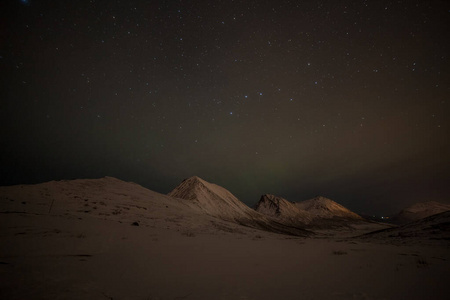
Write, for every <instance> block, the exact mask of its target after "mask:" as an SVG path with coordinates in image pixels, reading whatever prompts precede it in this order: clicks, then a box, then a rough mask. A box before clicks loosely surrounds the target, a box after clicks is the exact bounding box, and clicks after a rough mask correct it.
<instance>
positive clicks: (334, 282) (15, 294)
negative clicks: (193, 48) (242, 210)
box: [0, 178, 450, 299]
mask: <svg viewBox="0 0 450 300" xmlns="http://www.w3.org/2000/svg"><path fill="white" fill-rule="evenodd" d="M0 201H1V202H0V203H1V206H0V212H1V217H0V274H1V280H0V299H449V296H450V285H449V282H450V251H449V250H450V247H449V246H450V242H449V240H448V239H446V238H435V239H433V240H430V239H428V238H427V237H426V236H425V237H424V236H421V235H418V236H417V237H415V238H414V237H405V238H402V237H401V236H399V235H397V236H394V235H393V234H383V233H381V234H378V235H374V236H371V235H367V236H364V237H362V238H361V237H357V238H352V237H351V236H356V235H360V234H362V233H366V232H368V231H371V230H376V229H380V225H378V224H374V223H372V224H371V223H368V224H365V225H364V224H362V225H361V224H360V225H358V226H355V227H354V229H348V228H347V229H345V230H343V229H341V230H338V229H330V230H328V231H325V230H323V229H322V230H319V231H317V232H314V231H313V230H309V231H308V234H306V235H305V236H295V235H287V234H278V233H273V232H267V231H263V230H261V229H258V228H252V227H248V226H242V225H239V224H238V223H236V222H231V221H229V220H222V219H220V218H217V217H214V216H210V215H207V214H205V213H204V212H203V211H202V210H200V209H198V207H197V206H198V205H194V206H193V205H191V204H190V203H186V202H185V201H182V200H181V199H176V198H172V197H169V196H165V195H161V194H158V193H155V192H152V191H149V190H147V189H144V188H143V187H140V186H138V185H136V184H132V183H126V182H123V181H119V180H117V179H114V178H104V179H99V180H76V181H61V182H50V183H45V184H40V185H33V186H14V187H2V188H0ZM446 220H447V221H446V222H447V223H448V219H446ZM444 221H445V220H444ZM444 223H445V222H444ZM256 227H258V226H256ZM384 228H385V227H384ZM333 231H336V232H337V233H338V234H337V235H333ZM439 237H440V235H439Z"/></svg>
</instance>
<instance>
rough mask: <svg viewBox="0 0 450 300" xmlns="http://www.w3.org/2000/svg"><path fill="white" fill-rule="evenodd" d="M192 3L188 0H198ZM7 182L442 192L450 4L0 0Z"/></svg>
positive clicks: (393, 202) (305, 192)
mask: <svg viewBox="0 0 450 300" xmlns="http://www.w3.org/2000/svg"><path fill="white" fill-rule="evenodd" d="M192 2H195V3H192ZM0 5H1V7H0V10H1V14H2V17H1V23H0V72H1V73H0V74H1V82H2V85H1V90H0V97H1V109H0V126H1V129H0V130H1V131H0V132H1V140H0V143H1V145H0V146H1V158H0V160H1V172H0V184H2V185H8V184H16V183H37V182H42V181H47V180H53V179H70V178H91V177H101V176H105V175H109V176H115V177H118V178H120V179H123V180H127V181H134V182H137V183H140V184H142V185H143V186H145V187H148V188H150V189H152V190H155V191H158V192H163V193H166V192H168V191H170V190H171V189H172V188H173V187H175V186H176V185H177V184H178V183H179V182H180V181H181V180H182V179H183V178H186V177H189V176H192V175H198V176H200V177H202V178H204V179H205V180H207V181H210V182H215V183H217V184H220V185H222V186H224V187H225V188H227V189H229V190H230V191H231V192H232V193H234V194H235V195H236V196H238V198H240V199H241V200H242V201H244V202H245V203H247V204H248V205H253V204H254V203H255V202H256V201H257V200H258V199H259V196H260V195H261V194H263V193H272V194H276V195H279V196H282V197H285V198H286V199H288V200H291V201H298V200H304V199H308V198H311V197H313V196H316V195H323V196H327V197H329V198H332V199H333V200H335V201H337V202H340V203H341V204H344V205H346V206H347V207H349V208H350V209H353V210H355V211H357V212H364V213H375V214H385V213H392V212H395V211H397V210H399V209H401V208H402V207H404V206H405V205H409V204H412V203H414V202H419V201H426V200H437V201H446V202H448V201H449V199H450V187H449V185H448V179H449V178H450V171H449V167H450V159H449V153H450V144H449V125H450V120H449V116H448V112H449V111H450V110H449V108H450V107H449V101H450V100H449V94H450V93H449V92H450V84H449V83H450V73H449V71H450V70H449V66H450V65H449V53H450V42H449V41H450V39H449V35H448V32H450V28H449V23H450V3H447V1H331V0H330V1H214V0H210V1H65V0H61V1H33V0H30V1H9V0H8V1H2V3H1V4H0Z"/></svg>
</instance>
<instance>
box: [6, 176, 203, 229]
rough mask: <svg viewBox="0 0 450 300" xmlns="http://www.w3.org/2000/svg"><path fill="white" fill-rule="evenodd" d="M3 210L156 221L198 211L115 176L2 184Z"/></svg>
mask: <svg viewBox="0 0 450 300" xmlns="http://www.w3.org/2000/svg"><path fill="white" fill-rule="evenodd" d="M0 200H2V201H0V211H1V212H2V213H9V214H11V213H12V214H22V213H24V214H34V215H49V216H72V217H73V216H75V217H77V218H78V217H80V218H84V217H89V218H91V217H94V218H102V219H108V220H114V221H120V222H130V223H132V222H135V221H139V222H141V223H144V224H150V223H151V224H154V223H157V222H160V221H162V220H164V219H165V218H167V217H173V216H184V217H186V218H187V217H189V216H193V215H194V214H195V210H194V209H193V208H192V207H190V206H189V204H188V203H183V202H180V201H177V200H176V199H173V198H171V197H169V196H166V195H163V194H160V193H157V192H154V191H151V190H149V189H146V188H144V187H142V186H140V185H138V184H135V183H132V182H125V181H122V180H119V179H117V178H113V177H104V178H100V179H76V180H61V181H50V182H45V183H40V184H34V185H15V186H5V187H0Z"/></svg>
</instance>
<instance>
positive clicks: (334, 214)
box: [295, 196, 363, 220]
mask: <svg viewBox="0 0 450 300" xmlns="http://www.w3.org/2000/svg"><path fill="white" fill-rule="evenodd" d="M295 206H296V207H297V208H298V209H301V210H303V211H306V212H308V213H310V214H311V215H313V216H314V218H315V219H334V218H339V219H348V220H363V218H362V217H361V216H359V215H357V214H355V213H354V212H352V211H350V210H349V209H347V208H345V207H344V206H342V205H340V204H338V203H336V202H334V201H333V200H330V199H328V198H325V197H320V196H319V197H316V198H313V199H309V200H305V201H301V202H295Z"/></svg>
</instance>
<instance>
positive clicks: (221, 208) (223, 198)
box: [168, 176, 309, 236]
mask: <svg viewBox="0 0 450 300" xmlns="http://www.w3.org/2000/svg"><path fill="white" fill-rule="evenodd" d="M168 195H169V196H171V197H174V198H180V199H183V200H187V202H188V203H191V204H192V205H193V206H195V207H197V209H198V210H200V211H203V212H204V213H206V214H208V215H210V216H214V217H216V218H219V219H222V220H226V221H231V222H234V223H238V224H241V225H244V226H249V227H254V228H258V229H263V230H268V231H272V232H277V233H284V234H293V235H301V236H303V235H306V234H309V233H308V232H307V231H305V230H303V229H301V228H297V227H293V226H291V225H290V224H289V225H286V224H282V223H280V222H277V221H276V220H274V219H272V218H270V217H268V216H265V215H263V214H260V213H258V212H256V211H254V210H253V209H251V208H250V207H248V206H247V205H245V204H244V203H242V202H241V201H239V199H237V198H236V197H235V196H234V195H233V194H232V193H230V192H229V191H228V190H226V189H225V188H223V187H221V186H218V185H216V184H213V183H209V182H207V181H205V180H203V179H201V178H199V177H197V176H193V177H190V178H188V179H185V180H183V182H182V183H181V184H180V185H178V186H177V187H176V188H175V189H174V190H173V191H171V192H170V193H169V194H168Z"/></svg>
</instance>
